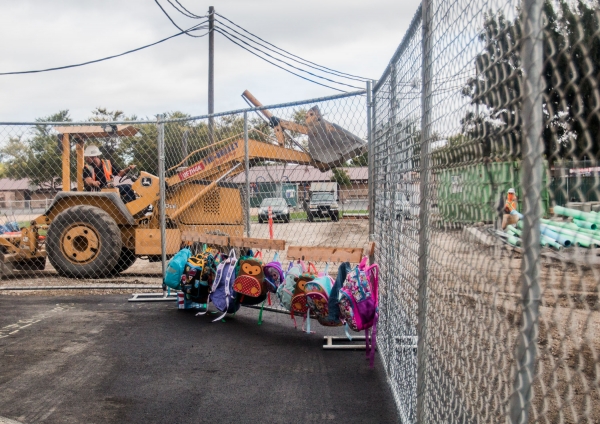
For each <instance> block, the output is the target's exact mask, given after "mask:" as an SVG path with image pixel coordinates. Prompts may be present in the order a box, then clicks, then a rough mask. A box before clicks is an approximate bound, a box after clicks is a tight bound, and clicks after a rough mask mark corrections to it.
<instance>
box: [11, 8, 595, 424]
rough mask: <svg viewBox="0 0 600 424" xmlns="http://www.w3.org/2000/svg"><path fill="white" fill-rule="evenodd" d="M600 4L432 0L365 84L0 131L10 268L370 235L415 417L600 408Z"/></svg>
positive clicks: (33, 272) (60, 268) (125, 262)
mask: <svg viewBox="0 0 600 424" xmlns="http://www.w3.org/2000/svg"><path fill="white" fill-rule="evenodd" d="M599 16H600V15H599V13H598V9H597V5H596V4H592V3H585V2H580V3H558V2H552V1H547V2H541V1H540V0H527V1H525V2H523V3H519V2H516V1H509V2H480V3H477V2H475V3H473V2H467V1H464V0H463V1H460V0H457V1H452V2H448V1H445V0H424V1H423V2H422V4H421V6H419V8H418V11H417V13H416V14H415V16H414V18H413V20H412V22H411V24H410V27H409V30H408V32H407V34H406V35H405V37H404V39H403V40H402V42H401V44H400V46H399V47H398V49H397V51H396V53H395V54H394V56H393V58H392V60H391V61H390V64H389V66H388V67H387V68H386V70H385V72H384V73H383V75H382V78H381V79H380V80H379V81H377V82H376V83H375V84H374V86H373V87H372V90H371V86H370V85H369V86H368V88H367V91H366V93H365V92H359V93H348V94H342V95H337V96H331V97H327V98H320V99H312V100H308V101H302V102H294V103H288V104H283V105H275V106H268V107H265V106H262V105H261V104H260V102H258V100H257V99H255V98H254V97H253V96H252V95H251V94H250V93H247V92H246V93H245V94H244V95H245V97H246V98H247V99H248V100H249V101H250V102H251V103H253V104H254V106H255V107H252V108H248V109H242V110H238V111H232V112H226V113H220V114H215V115H212V116H204V117H196V118H193V117H187V116H182V115H179V114H170V115H159V116H158V119H157V120H156V121H148V120H142V121H123V122H113V121H93V122H81V123H73V122H66V121H65V122H62V121H60V122H33V123H16V124H8V123H7V124H0V165H1V169H0V171H1V173H2V180H0V213H1V214H2V223H1V224H2V225H0V232H1V233H2V234H0V259H1V261H0V267H1V268H2V279H3V281H5V282H7V284H8V285H11V286H20V287H26V286H30V287H31V286H42V285H50V286H63V287H73V285H77V284H81V285H85V286H86V287H94V286H93V285H94V284H96V285H98V284H106V283H111V284H114V283H119V284H134V283H135V284H137V283H144V284H147V285H153V286H158V285H160V283H161V281H162V275H163V273H164V268H165V264H166V261H167V260H168V259H169V257H170V256H171V255H173V254H174V253H176V252H177V251H178V250H179V249H180V248H181V247H182V246H185V245H190V246H192V248H193V249H194V250H198V249H200V248H201V247H202V245H203V244H204V243H208V244H214V245H218V246H222V245H223V243H224V241H226V242H227V244H231V245H233V246H237V247H240V244H239V243H246V244H247V243H248V240H251V239H261V240H274V243H275V242H276V241H277V240H284V241H285V242H286V246H287V247H289V246H290V245H293V246H337V247H351V248H357V247H358V248H362V247H363V246H365V245H366V244H367V242H368V241H369V240H370V239H373V240H375V241H376V246H377V248H376V251H375V252H376V254H375V260H376V261H377V262H378V263H379V264H380V266H381V288H380V293H381V297H380V322H379V336H380V337H379V352H380V354H381V355H380V356H381V358H382V362H383V366H384V368H385V371H386V374H387V378H388V381H389V384H390V386H391V388H392V392H393V394H394V397H395V400H396V403H397V406H398V411H399V416H400V419H401V420H402V422H406V423H411V422H421V423H424V422H486V423H487V422H506V421H510V422H547V423H554V422H599V421H600V407H599V405H600V399H599V390H598V381H599V380H598V371H599V364H598V352H599V347H600V346H599V340H600V338H599V337H598V330H599V328H600V313H599V311H598V306H599V304H598V291H599V281H600V274H599V269H600V267H599V266H600V260H599V258H598V248H599V247H600V233H599V232H598V229H597V228H598V226H600V218H599V217H600V215H597V213H600V204H599V203H598V201H597V200H598V199H599V198H600V197H599V196H598V193H599V191H600V190H599V184H598V183H599V181H598V178H599V177H598V169H600V167H599V166H598V154H599V146H600V140H599V139H598V137H599V135H598V134H600V116H599V115H600V114H599V112H598V110H599V107H598V105H599V104H600V100H599V99H600V93H599V90H598V75H599V72H598V71H599V70H600V69H599V68H600V39H599V33H600V26H599V19H600V17H599ZM510 189H514V190H510ZM513 191H514V193H513ZM21 206H22V207H21ZM562 206H567V208H566V209H565V208H563V207H562ZM270 218H272V221H273V224H272V225H271V224H270V222H269V221H270ZM240 238H246V241H245V242H239V239H240ZM273 246H275V244H274V245H273ZM245 247H250V246H245ZM276 253H278V254H279V259H280V260H281V261H282V262H287V259H288V258H287V257H286V250H285V249H283V248H275V247H274V248H272V249H270V250H269V249H266V250H264V251H263V261H265V262H268V261H271V260H272V259H274V257H275V254H276ZM325 266H326V265H325V263H318V264H317V268H318V269H319V270H320V271H321V270H323V269H324V267H325ZM334 268H335V266H333V267H331V268H330V271H335V270H334Z"/></svg>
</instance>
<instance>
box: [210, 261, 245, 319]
mask: <svg viewBox="0 0 600 424" xmlns="http://www.w3.org/2000/svg"><path fill="white" fill-rule="evenodd" d="M231 252H232V253H233V254H232V255H231V256H232V257H230V258H229V259H227V260H228V261H230V262H229V269H228V270H227V275H226V276H225V312H223V314H222V315H221V316H220V317H218V318H215V319H214V320H213V322H217V321H219V320H221V319H222V318H223V317H225V315H227V311H228V310H229V298H230V297H231V292H230V291H229V284H228V281H230V280H231V276H232V275H233V271H235V264H236V262H237V259H236V257H235V252H233V250H232V251H231ZM219 266H220V265H219ZM223 266H225V265H223ZM215 281H216V278H215ZM206 309H208V308H206Z"/></svg>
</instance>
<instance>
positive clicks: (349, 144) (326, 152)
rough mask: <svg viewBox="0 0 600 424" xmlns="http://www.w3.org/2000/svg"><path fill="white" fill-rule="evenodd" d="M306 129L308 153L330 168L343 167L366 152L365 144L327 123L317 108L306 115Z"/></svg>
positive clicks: (349, 133)
mask: <svg viewBox="0 0 600 424" xmlns="http://www.w3.org/2000/svg"><path fill="white" fill-rule="evenodd" d="M306 127H307V129H308V153H309V154H310V156H311V157H312V158H313V159H314V160H316V161H318V162H321V163H323V164H326V165H327V166H328V167H330V168H335V167H337V166H343V165H344V164H345V162H346V161H347V160H349V159H352V158H354V157H356V156H360V155H362V154H363V153H365V152H366V151H367V143H366V142H365V141H364V140H363V139H361V138H359V137H357V136H355V135H354V134H352V133H351V132H349V131H346V130H345V129H343V128H342V127H340V126H339V125H336V124H332V123H331V122H327V121H326V120H325V119H324V118H323V117H322V115H321V111H320V110H319V108H318V107H317V106H314V107H312V108H311V109H309V111H308V113H307V115H306Z"/></svg>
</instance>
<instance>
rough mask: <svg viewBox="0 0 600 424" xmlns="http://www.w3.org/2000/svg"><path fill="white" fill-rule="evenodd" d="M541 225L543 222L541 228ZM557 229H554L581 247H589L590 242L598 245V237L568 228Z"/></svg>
mask: <svg viewBox="0 0 600 424" xmlns="http://www.w3.org/2000/svg"><path fill="white" fill-rule="evenodd" d="M543 227H544V224H542V228H543ZM546 227H547V228H549V227H548V226H546ZM550 229H551V228H550ZM557 230H558V231H556V232H557V233H559V234H560V235H563V236H567V237H569V238H570V239H571V241H572V242H573V243H576V244H578V245H579V246H581V247H590V246H591V245H592V244H595V245H597V246H600V239H597V238H594V237H592V236H589V235H587V234H582V233H579V232H577V231H574V230H571V229H569V228H559V229H557Z"/></svg>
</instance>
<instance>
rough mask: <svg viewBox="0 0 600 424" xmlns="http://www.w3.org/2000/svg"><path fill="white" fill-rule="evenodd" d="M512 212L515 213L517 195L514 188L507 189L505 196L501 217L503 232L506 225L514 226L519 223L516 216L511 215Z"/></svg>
mask: <svg viewBox="0 0 600 424" xmlns="http://www.w3.org/2000/svg"><path fill="white" fill-rule="evenodd" d="M512 211H516V212H518V211H517V195H516V194H515V189H514V188H509V189H508V194H507V195H506V203H505V204H504V215H503V216H502V229H503V230H505V229H506V226H507V225H515V224H516V223H517V222H519V217H518V215H515V214H512V215H511V212H512Z"/></svg>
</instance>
